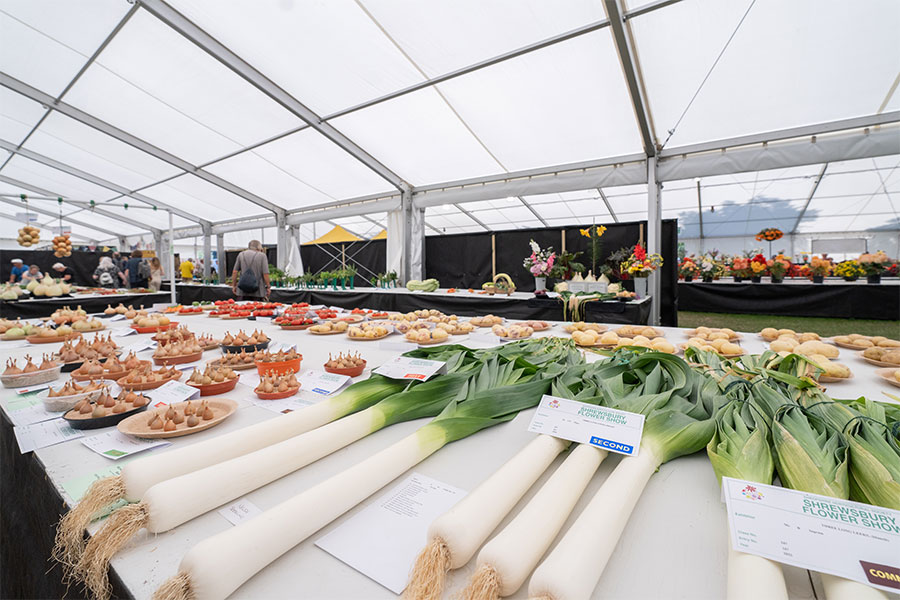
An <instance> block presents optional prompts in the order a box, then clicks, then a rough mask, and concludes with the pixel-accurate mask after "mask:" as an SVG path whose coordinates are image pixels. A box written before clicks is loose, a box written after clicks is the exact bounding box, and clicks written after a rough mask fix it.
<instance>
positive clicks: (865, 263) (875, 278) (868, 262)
mask: <svg viewBox="0 0 900 600" xmlns="http://www.w3.org/2000/svg"><path fill="white" fill-rule="evenodd" d="M889 262H890V259H889V258H888V257H887V254H885V253H884V252H882V251H881V250H879V251H878V252H876V253H875V254H869V253H866V254H861V255H860V257H859V265H860V266H861V267H862V268H863V271H865V273H866V280H867V281H868V282H869V283H881V273H882V272H883V271H884V270H885V266H886V265H887V263H889Z"/></svg>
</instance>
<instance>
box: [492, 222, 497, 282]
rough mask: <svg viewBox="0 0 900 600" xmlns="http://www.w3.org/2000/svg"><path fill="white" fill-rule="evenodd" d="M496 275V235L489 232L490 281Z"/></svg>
mask: <svg viewBox="0 0 900 600" xmlns="http://www.w3.org/2000/svg"><path fill="white" fill-rule="evenodd" d="M496 276H497V235H496V234H494V233H492V234H491V281H493V280H494V277H496Z"/></svg>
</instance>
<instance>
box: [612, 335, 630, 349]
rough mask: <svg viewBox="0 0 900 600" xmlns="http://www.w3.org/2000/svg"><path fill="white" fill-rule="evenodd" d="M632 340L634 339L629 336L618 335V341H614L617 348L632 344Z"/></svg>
mask: <svg viewBox="0 0 900 600" xmlns="http://www.w3.org/2000/svg"><path fill="white" fill-rule="evenodd" d="M632 342H634V340H633V339H631V338H630V337H620V338H619V341H618V342H616V347H617V348H618V347H620V346H633V345H634V344H633V343H632Z"/></svg>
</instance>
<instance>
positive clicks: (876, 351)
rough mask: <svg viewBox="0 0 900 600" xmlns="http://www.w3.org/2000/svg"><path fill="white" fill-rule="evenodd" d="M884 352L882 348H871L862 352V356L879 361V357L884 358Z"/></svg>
mask: <svg viewBox="0 0 900 600" xmlns="http://www.w3.org/2000/svg"><path fill="white" fill-rule="evenodd" d="M885 352H886V350H885V349H884V348H876V347H875V346H873V347H871V348H866V349H865V350H863V356H865V357H866V358H871V359H872V360H881V357H882V356H884V354H885Z"/></svg>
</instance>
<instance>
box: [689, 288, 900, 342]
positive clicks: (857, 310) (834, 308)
mask: <svg viewBox="0 0 900 600" xmlns="http://www.w3.org/2000/svg"><path fill="white" fill-rule="evenodd" d="M678 309H679V310H685V311H696V312H717V313H750V314H764V315H787V316H794V317H834V318H850V319H891V320H895V319H900V286H898V285H890V284H880V285H875V284H873V285H868V284H865V283H857V284H854V283H847V284H841V283H825V284H814V283H808V284H807V283H789V284H787V283H785V284H777V283H722V282H713V283H703V282H695V281H694V282H690V283H685V282H681V283H679V284H678ZM885 335H896V332H893V333H885Z"/></svg>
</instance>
